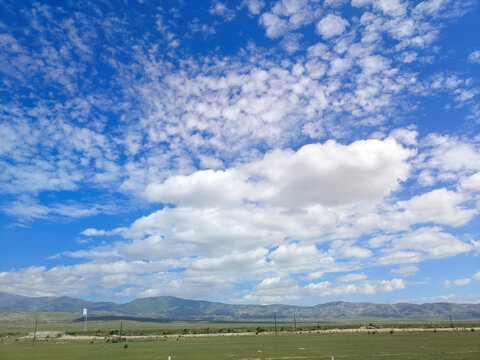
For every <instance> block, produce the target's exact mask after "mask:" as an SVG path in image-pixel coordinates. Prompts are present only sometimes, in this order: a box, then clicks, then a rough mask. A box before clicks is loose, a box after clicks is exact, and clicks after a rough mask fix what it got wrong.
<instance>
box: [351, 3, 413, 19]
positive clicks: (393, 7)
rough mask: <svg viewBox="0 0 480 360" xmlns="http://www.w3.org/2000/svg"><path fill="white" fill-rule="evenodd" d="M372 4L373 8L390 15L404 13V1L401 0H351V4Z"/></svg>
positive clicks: (359, 5) (356, 5)
mask: <svg viewBox="0 0 480 360" xmlns="http://www.w3.org/2000/svg"><path fill="white" fill-rule="evenodd" d="M368 5H372V6H373V8H374V9H377V10H380V11H382V12H383V13H384V14H386V15H390V16H402V15H405V13H406V7H407V6H406V3H405V2H403V1H401V0H352V6H355V7H363V6H368Z"/></svg>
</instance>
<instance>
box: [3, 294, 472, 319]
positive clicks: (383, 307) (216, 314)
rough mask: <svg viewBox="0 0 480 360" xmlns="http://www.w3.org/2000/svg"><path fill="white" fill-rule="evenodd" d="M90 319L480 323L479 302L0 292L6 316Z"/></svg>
mask: <svg viewBox="0 0 480 360" xmlns="http://www.w3.org/2000/svg"><path fill="white" fill-rule="evenodd" d="M83 308H87V309H88V314H89V316H98V317H102V316H103V317H104V316H115V317H128V318H142V319H147V318H148V319H155V320H160V321H161V320H164V321H169V320H211V321H232V320H248V319H271V318H273V317H274V316H276V317H277V318H279V319H281V318H285V319H286V318H293V317H294V316H296V318H297V319H318V320H322V319H323V320H328V321H334V320H337V321H339V320H355V319H360V318H385V319H398V320H402V319H403V320H428V319H436V320H440V319H443V320H448V319H449V316H450V315H451V316H452V317H453V318H455V319H457V320H460V319H462V320H466V319H480V304H454V303H426V304H409V303H397V304H377V303H370V302H342V301H337V302H329V303H325V304H319V305H315V306H293V305H233V304H224V303H219V302H211V301H201V300H186V299H181V298H177V297H172V296H159V297H149V298H142V299H136V300H133V301H131V302H128V303H125V304H117V303H114V302H93V301H87V300H82V299H76V298H71V297H68V296H62V297H27V296H23V295H15V294H10V293H5V292H0V311H2V312H69V313H79V314H81V312H82V309H83Z"/></svg>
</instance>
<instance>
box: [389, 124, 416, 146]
mask: <svg viewBox="0 0 480 360" xmlns="http://www.w3.org/2000/svg"><path fill="white" fill-rule="evenodd" d="M417 136H418V131H417V130H416V128H415V126H410V127H408V128H397V129H394V130H392V131H391V132H390V134H389V137H392V138H394V139H395V140H397V141H398V142H399V143H401V144H405V145H417Z"/></svg>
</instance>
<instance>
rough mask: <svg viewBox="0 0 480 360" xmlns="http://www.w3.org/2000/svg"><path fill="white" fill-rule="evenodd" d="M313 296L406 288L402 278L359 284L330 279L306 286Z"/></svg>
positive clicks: (373, 292)
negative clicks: (330, 280) (341, 282)
mask: <svg viewBox="0 0 480 360" xmlns="http://www.w3.org/2000/svg"><path fill="white" fill-rule="evenodd" d="M305 289H306V291H307V292H309V293H310V294H311V295H313V296H345V295H351V294H365V295H374V294H380V293H388V292H392V291H397V290H403V289H405V282H404V281H403V280H402V279H392V280H381V281H379V280H375V281H365V282H361V283H358V284H334V283H331V282H328V281H324V282H319V283H310V284H308V285H307V286H306V287H305Z"/></svg>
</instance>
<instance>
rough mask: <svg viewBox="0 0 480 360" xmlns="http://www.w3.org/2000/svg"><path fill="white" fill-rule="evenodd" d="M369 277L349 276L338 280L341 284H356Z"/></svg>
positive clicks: (360, 275)
mask: <svg viewBox="0 0 480 360" xmlns="http://www.w3.org/2000/svg"><path fill="white" fill-rule="evenodd" d="M366 278H367V276H366V275H365V274H347V275H343V276H340V277H339V278H338V279H337V280H338V281H340V282H355V281H360V280H365V279H366Z"/></svg>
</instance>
